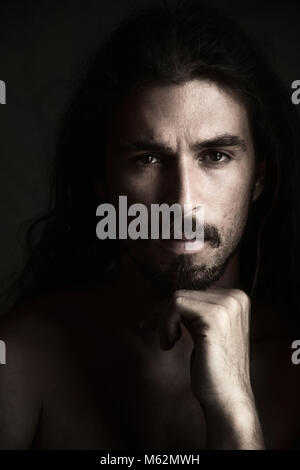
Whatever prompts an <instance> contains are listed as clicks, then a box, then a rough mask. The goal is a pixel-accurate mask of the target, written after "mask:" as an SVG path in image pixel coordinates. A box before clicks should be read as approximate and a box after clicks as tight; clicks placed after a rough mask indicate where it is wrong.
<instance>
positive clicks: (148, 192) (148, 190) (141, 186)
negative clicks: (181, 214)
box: [107, 167, 160, 206]
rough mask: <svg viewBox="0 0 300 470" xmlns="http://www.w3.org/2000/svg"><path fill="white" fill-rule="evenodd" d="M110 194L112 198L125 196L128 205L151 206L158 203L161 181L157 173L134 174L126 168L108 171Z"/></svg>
mask: <svg viewBox="0 0 300 470" xmlns="http://www.w3.org/2000/svg"><path fill="white" fill-rule="evenodd" d="M107 182H108V192H109V196H110V197H113V198H115V197H117V196H118V195H125V196H127V198H128V203H129V202H131V203H143V204H145V205H147V206H148V205H149V204H151V203H156V202H158V199H159V196H158V194H159V188H160V181H159V178H158V175H157V174H156V172H154V171H153V172H152V171H149V170H148V171H147V174H145V173H143V172H132V171H129V170H128V169H126V168H122V167H119V168H118V169H116V168H115V169H114V168H111V169H108V173H107Z"/></svg>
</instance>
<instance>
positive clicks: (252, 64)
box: [14, 2, 300, 312]
mask: <svg viewBox="0 0 300 470" xmlns="http://www.w3.org/2000/svg"><path fill="white" fill-rule="evenodd" d="M195 78H200V79H202V78H207V79H211V80H213V81H215V82H217V83H219V84H221V85H222V86H224V87H228V88H230V89H232V90H234V92H235V93H237V94H238V96H239V97H240V99H241V100H242V101H243V103H244V104H245V106H246V107H247V110H248V113H249V119H250V125H251V130H252V135H253V140H254V145H255V151H256V158H257V159H264V160H265V161H266V177H265V187H264V191H263V193H262V195H261V197H260V198H259V199H258V200H257V201H256V202H255V203H253V205H252V207H251V210H250V214H249V220H248V224H247V227H246V231H245V234H244V236H243V239H242V242H241V275H242V278H243V281H244V284H245V286H246V287H245V288H246V290H247V291H248V293H249V294H250V295H252V296H254V295H267V296H272V297H273V299H278V300H284V301H285V303H286V305H287V306H288V307H289V309H290V310H291V311H295V312H298V304H297V290H298V272H299V270H298V260H299V256H298V253H299V250H298V240H299V228H298V225H299V223H298V221H299V195H298V182H299V164H298V159H299V148H300V146H299V122H298V115H297V113H296V110H295V109H294V107H293V105H292V104H291V99H290V95H289V93H288V92H287V91H285V89H284V87H283V86H282V84H281V82H280V80H279V78H278V77H277V76H276V74H275V73H274V72H273V71H272V70H271V68H270V67H269V65H268V64H267V62H266V61H265V60H264V59H263V58H262V57H261V54H260V52H259V51H258V50H257V47H256V46H255V45H254V44H253V43H252V42H251V41H250V40H249V38H248V37H247V36H246V35H245V33H244V31H243V30H242V29H241V28H240V27H239V26H238V25H237V24H235V23H234V22H232V20H231V19H229V18H227V17H226V16H224V15H223V14H222V13H220V12H219V11H217V10H215V9H213V8H210V7H207V6H203V5H201V4H199V2H179V3H178V4H177V6H176V7H174V8H168V7H167V6H166V5H165V4H163V5H162V4H158V5H154V6H151V7H150V8H147V9H145V10H143V11H141V12H139V13H137V14H135V15H133V16H130V17H129V18H128V19H127V20H125V21H124V22H123V23H122V24H121V25H120V26H119V27H118V28H117V29H116V30H115V31H114V33H113V34H112V35H111V37H110V38H109V39H108V40H107V41H106V42H105V43H104V44H102V45H101V46H100V47H99V49H98V50H97V51H96V53H95V55H94V56H93V57H92V58H91V59H90V60H89V63H88V67H87V68H86V71H85V73H84V76H83V78H82V81H81V82H80V84H79V85H78V88H77V90H76V91H75V93H74V96H73V99H72V101H71V103H70V105H69V107H68V110H67V112H66V115H65V118H64V121H63V124H62V127H61V131H60V135H59V138H58V141H57V147H56V160H55V171H54V182H53V198H52V206H51V210H50V211H49V212H48V213H47V214H46V215H45V216H43V217H42V218H40V219H38V220H37V221H35V223H34V224H33V225H32V226H31V228H30V230H29V231H28V234H27V242H28V247H29V258H28V263H27V266H26V268H25V270H24V271H23V273H22V275H21V276H20V277H19V279H18V282H17V283H16V284H15V285H14V289H15V291H16V290H18V292H19V294H18V299H19V300H21V299H23V298H25V297H26V296H27V297H28V296H32V295H35V294H36V293H37V292H45V291H52V290H57V289H65V288H67V287H69V286H76V285H77V284H78V283H82V282H89V281H90V280H92V279H95V278H97V279H98V278H101V277H103V276H105V273H106V270H107V268H108V266H109V264H110V263H111V262H113V261H116V260H117V259H118V252H119V247H118V243H117V242H113V241H100V240H98V239H97V237H96V232H95V227H96V223H97V220H96V216H95V213H96V207H97V206H98V204H99V203H100V202H102V201H100V200H99V197H97V195H96V193H95V190H94V185H93V176H94V175H95V174H100V173H101V172H102V171H103V162H104V158H105V142H106V135H107V127H108V120H109V116H110V112H111V110H112V109H113V107H114V106H115V104H116V103H118V101H120V100H121V99H122V98H123V97H124V96H126V95H127V94H128V93H129V92H130V91H132V90H135V89H138V88H140V87H146V86H151V85H152V84H154V83H166V84H177V83H181V82H184V81H186V80H190V79H195ZM41 226H43V231H42V236H41V237H40V239H39V240H38V242H37V243H35V242H33V240H34V239H36V237H35V235H34V234H35V232H36V229H37V228H38V227H41Z"/></svg>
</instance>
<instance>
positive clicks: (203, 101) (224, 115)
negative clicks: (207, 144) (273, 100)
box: [113, 80, 250, 145]
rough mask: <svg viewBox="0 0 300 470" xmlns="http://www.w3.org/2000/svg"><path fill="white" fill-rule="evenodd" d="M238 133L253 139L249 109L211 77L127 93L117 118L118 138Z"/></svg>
mask: <svg viewBox="0 0 300 470" xmlns="http://www.w3.org/2000/svg"><path fill="white" fill-rule="evenodd" d="M225 133H228V134H234V135H239V136H241V137H243V138H244V139H245V140H249V139H250V129H249V122H248V115H247V111H246V108H245V106H244V104H243V103H242V101H241V100H240V99H239V98H238V97H237V96H236V95H235V94H234V92H232V91H230V90H228V89H225V88H223V87H221V86H219V85H217V84H216V83H214V82H211V81H207V80H191V81H188V82H185V83H183V84H180V85H173V84H172V85H156V86H151V87H149V88H145V89H142V90H139V91H138V92H135V93H132V94H131V95H129V96H127V97H126V99H125V100H124V101H123V103H122V105H121V107H120V108H118V110H117V113H115V115H114V120H113V135H114V138H116V137H120V138H122V137H124V138H125V137H126V138H129V137H130V136H132V137H133V136H134V137H136V136H139V137H145V138H148V139H151V140H159V141H168V144H169V145H175V144H176V141H178V138H180V137H182V138H184V139H185V140H186V139H188V140H189V141H193V140H199V139H204V140H206V139H210V138H213V137H214V136H215V135H220V134H225Z"/></svg>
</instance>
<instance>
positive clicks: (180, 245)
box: [157, 238, 204, 254]
mask: <svg viewBox="0 0 300 470" xmlns="http://www.w3.org/2000/svg"><path fill="white" fill-rule="evenodd" d="M157 243H158V245H159V246H160V247H162V248H164V249H165V250H167V251H169V252H172V253H175V254H183V253H191V252H198V251H200V250H201V249H202V248H203V246H204V241H203V240H200V239H194V240H188V239H185V238H184V239H180V240H179V239H173V238H172V239H168V240H166V239H165V240H164V239H160V240H157Z"/></svg>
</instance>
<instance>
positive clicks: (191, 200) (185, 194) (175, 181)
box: [164, 155, 202, 208]
mask: <svg viewBox="0 0 300 470" xmlns="http://www.w3.org/2000/svg"><path fill="white" fill-rule="evenodd" d="M201 186H202V177H201V175H200V172H199V169H197V168H196V164H195V161H194V159H192V158H191V157H189V156H188V155H181V156H180V157H178V158H176V162H174V164H173V165H172V169H171V171H170V173H169V175H168V181H167V182H166V186H165V198H164V202H166V203H168V204H170V205H171V204H174V203H177V204H180V205H181V206H182V208H183V207H184V205H190V206H192V207H193V208H195V207H197V206H198V205H199V204H201V203H202V197H201V194H200V193H202V190H201Z"/></svg>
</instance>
